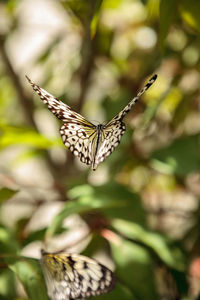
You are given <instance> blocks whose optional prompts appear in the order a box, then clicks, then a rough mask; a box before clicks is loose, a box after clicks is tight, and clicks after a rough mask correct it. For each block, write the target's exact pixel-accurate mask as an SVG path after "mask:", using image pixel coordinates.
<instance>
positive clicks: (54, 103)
mask: <svg viewBox="0 0 200 300" xmlns="http://www.w3.org/2000/svg"><path fill="white" fill-rule="evenodd" d="M26 78H27V79H28V81H29V83H30V84H31V86H32V88H33V90H34V91H35V92H36V93H37V94H38V95H39V96H40V98H41V100H42V101H43V102H44V103H45V104H46V105H47V107H48V108H49V110H50V111H51V112H52V113H53V114H54V115H55V116H56V117H57V118H58V119H60V120H62V121H63V122H64V125H63V126H62V127H61V129H60V134H61V137H62V140H63V143H64V144H65V146H67V147H68V148H69V150H70V151H71V152H72V153H73V154H74V155H75V156H78V157H79V159H80V160H81V161H82V162H83V163H86V164H88V165H90V164H91V163H92V160H93V157H94V151H95V150H94V149H95V143H94V141H95V139H96V126H95V125H93V124H92V123H90V122H88V121H87V120H86V119H85V118H83V117H82V116H81V115H80V114H78V113H77V112H75V111H73V110H72V109H71V107H70V106H68V105H66V104H65V103H63V102H62V101H60V100H59V99H57V98H55V97H54V96H52V95H51V94H49V93H48V92H47V91H45V90H44V89H42V88H40V87H39V86H38V85H37V84H35V83H33V82H32V81H31V80H30V78H28V77H27V76H26Z"/></svg>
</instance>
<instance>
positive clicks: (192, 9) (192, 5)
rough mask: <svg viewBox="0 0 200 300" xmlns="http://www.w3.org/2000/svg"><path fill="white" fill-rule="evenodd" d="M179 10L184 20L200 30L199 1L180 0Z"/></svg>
mask: <svg viewBox="0 0 200 300" xmlns="http://www.w3.org/2000/svg"><path fill="white" fill-rule="evenodd" d="M179 10H180V14H181V16H182V18H183V19H184V21H185V22H186V23H187V24H188V25H189V26H191V27H192V28H194V29H196V30H198V31H199V32H200V17H199V12H200V1H198V0H181V1H180V4H179Z"/></svg>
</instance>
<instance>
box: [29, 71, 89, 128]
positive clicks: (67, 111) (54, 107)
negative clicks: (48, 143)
mask: <svg viewBox="0 0 200 300" xmlns="http://www.w3.org/2000/svg"><path fill="white" fill-rule="evenodd" d="M26 78H27V80H28V81H29V83H30V84H31V86H32V88H33V90H34V91H35V92H36V93H37V94H38V95H39V97H40V99H41V100H42V101H43V102H44V104H46V105H47V107H48V109H49V110H50V111H51V112H52V113H53V114H54V115H55V116H56V117H57V118H58V119H60V120H62V121H63V122H71V123H75V124H77V123H80V124H82V125H86V126H94V125H93V124H92V123H90V122H88V121H87V120H86V119H85V118H83V116H81V115H80V114H78V113H77V112H75V111H74V110H73V109H72V108H71V107H70V106H68V105H66V104H65V103H63V102H62V101H60V100H59V99H57V98H56V97H54V96H52V95H51V94H50V93H48V92H47V91H45V90H44V89H42V88H41V87H39V86H38V85H37V84H35V83H33V82H32V81H31V80H30V78H29V77H28V76H26Z"/></svg>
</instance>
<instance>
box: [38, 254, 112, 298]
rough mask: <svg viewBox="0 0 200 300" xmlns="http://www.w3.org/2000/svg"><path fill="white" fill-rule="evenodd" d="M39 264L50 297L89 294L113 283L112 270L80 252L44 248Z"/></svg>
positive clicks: (86, 296)
mask: <svg viewBox="0 0 200 300" xmlns="http://www.w3.org/2000/svg"><path fill="white" fill-rule="evenodd" d="M42 268H43V272H44V277H45V280H46V284H47V290H48V295H49V297H50V298H51V300H68V299H81V298H88V297H90V296H96V295H100V294H104V293H107V292H109V291H111V290H112V288H113V287H114V275H113V273H112V272H111V271H110V270H109V269H108V268H106V267H105V266H103V265H101V264H100V263H98V262H97V261H95V260H93V259H90V258H88V257H85V256H82V255H78V254H66V253H59V254H51V253H45V252H44V253H43V255H42Z"/></svg>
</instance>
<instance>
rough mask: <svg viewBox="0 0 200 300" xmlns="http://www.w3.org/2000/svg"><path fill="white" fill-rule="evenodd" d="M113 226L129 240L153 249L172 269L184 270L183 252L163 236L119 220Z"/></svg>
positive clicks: (114, 221)
mask: <svg viewBox="0 0 200 300" xmlns="http://www.w3.org/2000/svg"><path fill="white" fill-rule="evenodd" d="M112 226H113V227H114V228H115V230H117V231H118V232H120V233H121V234H123V235H124V236H126V237H127V238H129V239H133V240H134V241H136V242H137V241H139V242H140V243H142V244H144V246H145V245H146V246H147V247H148V248H150V249H152V250H153V251H154V252H155V253H156V255H157V256H158V257H160V259H161V260H162V261H164V262H165V263H166V264H168V265H170V266H171V267H174V268H177V269H182V270H183V269H184V267H185V262H184V256H183V254H182V252H181V250H180V249H179V248H178V247H174V246H173V245H172V244H171V243H170V241H169V240H167V239H166V238H165V237H164V236H162V235H161V234H158V233H155V232H150V231H147V230H145V229H144V228H142V227H141V226H140V225H138V224H135V223H133V222H128V221H124V220H119V219H115V220H113V222H112Z"/></svg>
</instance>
